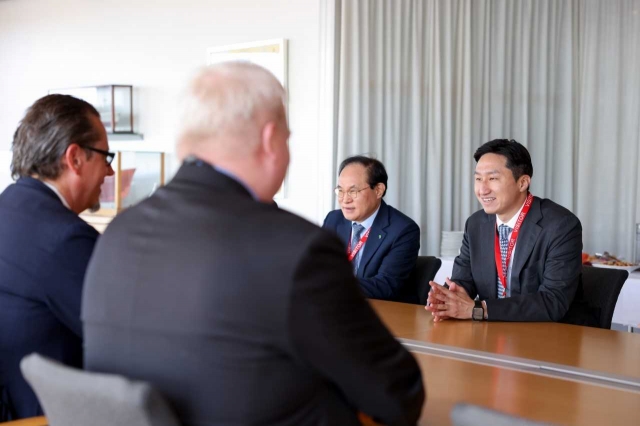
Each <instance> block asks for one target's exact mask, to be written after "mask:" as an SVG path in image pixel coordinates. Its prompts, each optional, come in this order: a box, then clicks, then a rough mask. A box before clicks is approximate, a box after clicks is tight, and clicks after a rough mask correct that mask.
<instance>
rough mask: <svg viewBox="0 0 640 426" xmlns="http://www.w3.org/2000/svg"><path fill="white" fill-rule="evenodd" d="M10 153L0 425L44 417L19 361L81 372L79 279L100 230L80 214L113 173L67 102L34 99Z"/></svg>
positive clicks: (2, 253)
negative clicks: (31, 359) (33, 358)
mask: <svg viewBox="0 0 640 426" xmlns="http://www.w3.org/2000/svg"><path fill="white" fill-rule="evenodd" d="M12 148H13V159H12V162H11V173H12V175H13V178H14V179H17V181H16V183H15V184H13V185H10V186H9V187H7V189H5V191H4V192H3V193H2V194H0V354H1V355H0V412H4V417H5V418H4V419H0V421H1V420H13V419H20V418H24V417H32V416H36V415H41V414H42V410H41V408H40V406H39V404H38V400H37V398H36V396H35V395H34V393H33V392H32V390H31V388H30V387H29V385H27V383H26V382H25V381H24V379H23V378H22V375H21V373H20V370H19V362H20V360H21V358H22V357H23V356H24V355H27V354H29V353H31V352H38V353H40V354H43V355H46V356H48V357H50V358H53V359H56V360H58V361H61V362H63V363H65V364H68V365H71V366H76V367H81V366H82V323H81V321H80V299H81V294H82V282H83V279H84V274H85V270H86V268H87V264H88V262H89V258H90V257H91V253H92V251H93V247H94V245H95V243H96V240H97V238H98V233H97V232H96V230H95V229H93V228H92V227H91V226H89V225H88V224H87V223H86V222H84V221H83V220H82V219H80V217H78V213H80V212H82V211H83V210H86V209H89V208H92V207H94V208H95V207H96V206H97V205H98V202H99V197H100V186H101V185H102V182H103V180H104V178H105V176H110V175H113V170H112V169H111V166H110V163H111V160H112V159H113V154H112V153H110V152H109V144H108V142H107V134H106V132H105V129H104V126H103V125H102V123H101V122H100V115H99V114H98V112H97V111H96V110H95V108H93V107H92V106H91V105H90V104H88V103H87V102H84V101H82V100H79V99H76V98H73V97H71V96H65V95H49V96H45V97H44V98H42V99H39V100H38V101H36V102H35V103H34V104H33V105H32V106H31V107H30V108H29V109H28V110H27V113H26V115H25V117H24V118H23V119H22V121H21V122H20V125H19V126H18V129H17V130H16V132H15V135H14V139H13V145H12Z"/></svg>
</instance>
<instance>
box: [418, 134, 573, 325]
mask: <svg viewBox="0 0 640 426" xmlns="http://www.w3.org/2000/svg"><path fill="white" fill-rule="evenodd" d="M474 158H475V160H476V162H477V166H476V171H475V193H476V197H477V198H478V201H480V204H481V205H482V208H483V210H480V211H478V212H476V213H474V214H473V215H472V216H471V217H470V218H469V219H468V220H467V224H466V226H465V233H464V239H463V242H462V247H461V249H460V255H459V256H458V257H457V258H456V260H455V263H454V267H453V273H452V277H451V279H450V280H449V279H447V284H448V286H449V288H448V289H447V288H445V287H442V286H440V285H439V284H437V283H433V282H432V283H431V285H432V288H433V291H432V292H431V293H430V295H429V298H428V301H427V306H426V308H427V309H428V310H430V311H431V312H432V313H433V316H434V321H441V320H444V319H447V318H459V319H471V318H473V319H474V320H480V321H481V320H489V321H560V320H561V319H562V318H563V317H564V316H565V314H566V313H567V312H568V310H569V307H570V305H571V304H572V302H573V301H574V297H575V296H576V294H578V295H580V294H581V289H580V274H581V271H582V260H581V259H582V256H581V253H582V226H581V225H580V221H579V220H578V218H577V217H576V216H575V215H574V214H573V213H571V212H570V211H569V210H567V209H565V208H564V207H562V206H559V205H558V204H556V203H554V202H553V201H551V200H548V199H540V198H538V197H534V196H533V195H531V193H530V192H529V187H530V184H531V176H532V175H533V166H532V164H531V157H530V156H529V152H528V151H527V149H526V148H525V147H524V146H522V145H521V144H519V143H518V142H516V141H513V140H511V141H509V140H506V139H496V140H493V141H491V142H487V143H486V144H484V145H482V146H481V147H480V148H478V150H477V151H476V153H475V155H474ZM505 281H506V282H505ZM476 296H478V299H477V300H475V301H474V299H475V298H476Z"/></svg>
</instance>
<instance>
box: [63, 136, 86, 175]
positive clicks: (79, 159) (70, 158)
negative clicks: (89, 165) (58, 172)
mask: <svg viewBox="0 0 640 426" xmlns="http://www.w3.org/2000/svg"><path fill="white" fill-rule="evenodd" d="M84 161H86V152H84V149H82V148H81V147H80V145H78V144H75V143H72V144H71V145H69V146H68V147H67V150H66V151H65V152H64V155H63V157H62V164H63V165H64V167H66V168H68V169H69V170H71V171H73V173H75V174H80V169H81V167H82V164H83V163H84Z"/></svg>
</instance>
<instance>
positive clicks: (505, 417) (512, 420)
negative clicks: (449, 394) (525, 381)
mask: <svg viewBox="0 0 640 426" xmlns="http://www.w3.org/2000/svg"><path fill="white" fill-rule="evenodd" d="M451 423H452V424H453V426H543V425H546V426H550V424H549V423H539V422H534V421H532V420H527V419H523V418H521V417H515V416H511V415H509V414H504V413H501V412H499V411H495V410H490V409H488V408H484V407H479V406H477V405H471V404H456V405H455V406H454V407H453V409H452V410H451Z"/></svg>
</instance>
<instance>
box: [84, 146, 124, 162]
mask: <svg viewBox="0 0 640 426" xmlns="http://www.w3.org/2000/svg"><path fill="white" fill-rule="evenodd" d="M83 148H84V149H88V150H89V151H93V152H97V153H98V154H102V155H104V156H105V160H106V162H107V166H110V165H111V162H112V161H113V158H114V157H115V156H116V153H115V152H109V151H105V150H104V149H98V148H94V147H92V146H83Z"/></svg>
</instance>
